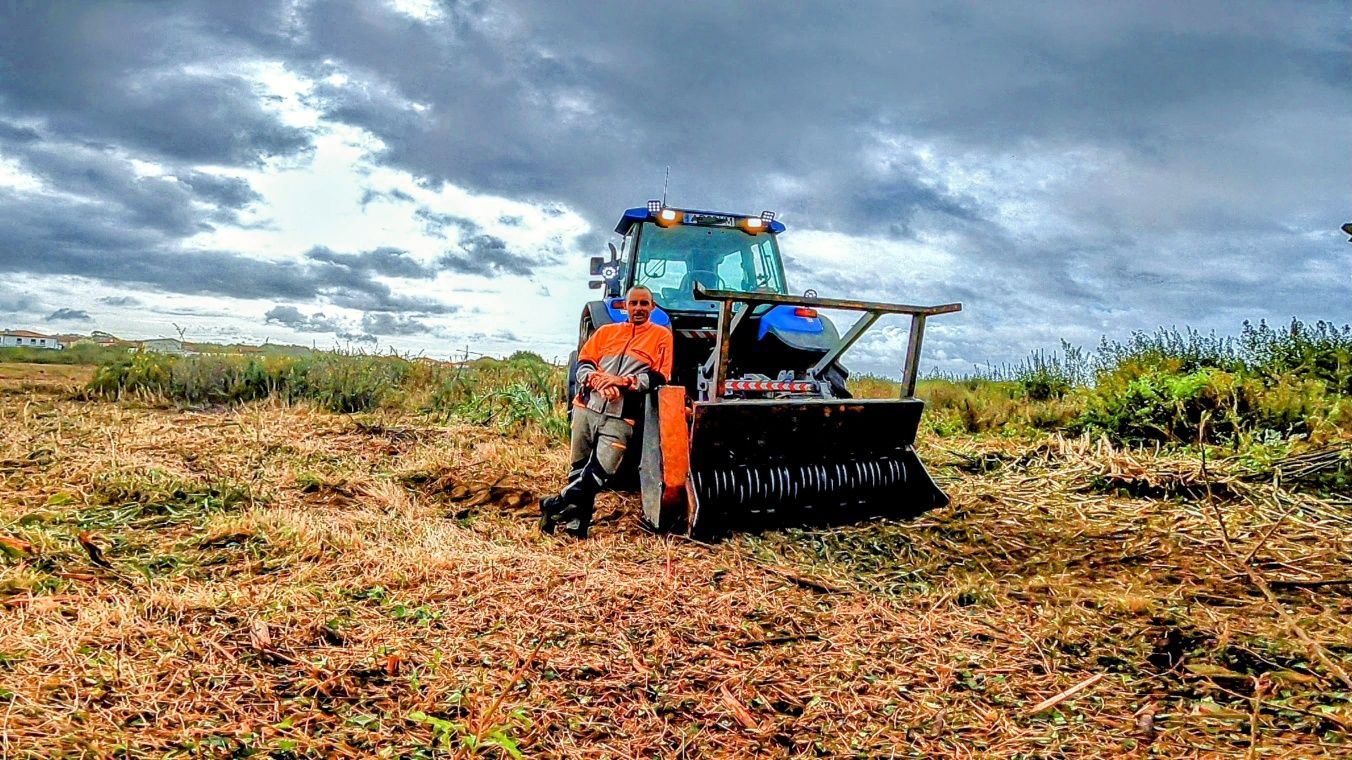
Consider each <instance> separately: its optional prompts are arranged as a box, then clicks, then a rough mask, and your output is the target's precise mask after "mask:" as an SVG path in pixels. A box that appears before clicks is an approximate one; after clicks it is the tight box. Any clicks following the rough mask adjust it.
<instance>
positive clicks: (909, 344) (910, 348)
mask: <svg viewBox="0 0 1352 760" xmlns="http://www.w3.org/2000/svg"><path fill="white" fill-rule="evenodd" d="M924 340H925V315H924V314H915V315H913V316H912V317H911V334H910V336H909V338H908V339H907V341H906V363H905V364H904V365H902V368H901V397H902V398H911V397H913V396H915V382H916V380H918V379H919V378H920V344H921V342H923V341H924Z"/></svg>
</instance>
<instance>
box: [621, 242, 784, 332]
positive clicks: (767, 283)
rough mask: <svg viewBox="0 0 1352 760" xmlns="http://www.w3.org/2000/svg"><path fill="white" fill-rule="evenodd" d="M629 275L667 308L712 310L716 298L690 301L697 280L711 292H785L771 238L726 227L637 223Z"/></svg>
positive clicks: (782, 275) (775, 247) (715, 307)
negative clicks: (639, 227) (636, 245)
mask: <svg viewBox="0 0 1352 760" xmlns="http://www.w3.org/2000/svg"><path fill="white" fill-rule="evenodd" d="M634 274H635V278H634V281H635V283H636V284H638V285H644V286H646V287H648V288H649V289H650V290H652V291H653V295H654V297H655V298H656V299H657V302H658V304H660V305H661V306H662V308H664V309H667V310H668V311H670V310H672V309H675V310H678V311H717V309H718V304H717V302H714V301H696V300H695V298H694V296H693V292H694V288H695V283H697V282H698V283H700V284H702V285H704V287H706V288H709V289H711V290H712V289H719V290H738V291H742V292H745V293H751V292H756V291H761V292H767V293H784V292H785V288H784V273H783V268H782V267H781V265H780V260H779V246H778V244H777V243H776V242H775V238H774V236H773V235H748V234H746V233H745V232H742V231H741V230H738V229H732V228H727V227H697V226H694V225H682V226H676V227H665V228H664V227H659V226H657V225H655V224H645V225H643V232H642V235H641V237H640V238H639V251H638V267H637V269H636V270H635V272H634Z"/></svg>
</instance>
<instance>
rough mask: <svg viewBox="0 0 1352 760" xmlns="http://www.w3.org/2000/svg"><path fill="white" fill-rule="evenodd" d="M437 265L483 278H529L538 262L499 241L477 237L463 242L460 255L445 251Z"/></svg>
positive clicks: (500, 239)
mask: <svg viewBox="0 0 1352 760" xmlns="http://www.w3.org/2000/svg"><path fill="white" fill-rule="evenodd" d="M439 263H440V264H441V266H442V267H444V268H446V269H449V270H450V271H453V272H460V273H461V274H477V275H481V276H484V277H493V276H497V275H503V274H508V275H521V276H525V277H528V276H530V275H531V274H532V273H533V272H534V271H535V266H536V265H537V264H539V263H541V262H540V261H538V260H537V259H533V258H531V257H528V256H523V255H521V254H518V253H513V252H512V251H511V250H510V249H509V248H508V247H507V243H506V241H504V240H503V239H502V238H497V237H493V236H492V235H483V234H480V235H475V236H474V237H471V238H469V239H468V240H465V241H464V242H462V243H461V244H460V252H459V253H452V252H450V251H447V252H446V254H445V255H444V256H442V257H441V259H440V261H439Z"/></svg>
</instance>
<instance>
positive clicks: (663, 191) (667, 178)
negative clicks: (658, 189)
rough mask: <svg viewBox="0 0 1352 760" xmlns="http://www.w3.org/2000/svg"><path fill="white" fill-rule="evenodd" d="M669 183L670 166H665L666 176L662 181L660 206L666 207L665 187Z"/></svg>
mask: <svg viewBox="0 0 1352 760" xmlns="http://www.w3.org/2000/svg"><path fill="white" fill-rule="evenodd" d="M670 183H671V165H670V164H668V165H667V176H666V177H665V178H664V179H663V180H662V205H663V206H664V207H665V206H666V205H667V185H668V184H670Z"/></svg>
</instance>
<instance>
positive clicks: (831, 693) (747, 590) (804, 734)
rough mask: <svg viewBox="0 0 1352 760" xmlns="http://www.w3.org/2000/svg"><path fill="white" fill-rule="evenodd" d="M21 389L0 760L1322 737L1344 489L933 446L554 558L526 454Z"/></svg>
mask: <svg viewBox="0 0 1352 760" xmlns="http://www.w3.org/2000/svg"><path fill="white" fill-rule="evenodd" d="M24 382H29V383H30V385H29V386H27V387H26V388H21V389H18V390H15V391H13V392H10V393H7V394H5V395H3V396H0V429H3V430H4V431H5V433H4V436H3V438H0V474H3V477H4V481H3V485H0V538H6V539H8V543H6V547H7V548H8V552H7V555H8V556H7V557H6V558H0V755H3V756H14V757H49V756H54V755H63V754H66V755H71V756H81V755H83V756H94V757H101V756H110V755H116V754H119V753H120V754H123V755H125V756H130V757H143V756H144V757H159V756H163V755H166V754H176V753H177V754H182V755H194V754H205V755H209V756H223V757H224V756H242V755H247V754H250V753H260V754H263V755H268V754H272V755H274V756H278V757H291V756H316V757H329V756H332V757H364V756H373V755H379V756H392V757H410V756H411V757H423V756H427V757H430V756H434V755H436V756H450V755H454V754H457V753H458V754H461V755H466V756H467V755H472V754H475V753H482V754H484V755H486V756H505V755H507V754H510V753H511V752H514V751H520V752H522V753H524V754H526V755H530V756H569V757H625V758H627V757H652V756H681V755H684V756H689V757H711V756H809V757H816V756H831V757H841V756H858V757H880V756H883V757H885V756H889V755H902V756H909V755H916V756H943V757H970V756H978V755H996V756H1024V757H1045V756H1064V755H1080V756H1117V755H1123V754H1129V753H1136V754H1140V755H1144V754H1147V753H1148V754H1151V755H1155V756H1187V757H1192V756H1206V755H1249V756H1253V757H1291V756H1321V755H1327V756H1346V754H1347V744H1346V743H1347V741H1348V735H1347V730H1348V726H1349V725H1352V708H1349V702H1350V701H1352V683H1349V682H1347V676H1346V674H1347V672H1348V671H1352V643H1350V642H1352V630H1350V629H1349V627H1348V625H1347V623H1346V622H1345V621H1346V620H1348V619H1349V614H1352V596H1349V591H1350V590H1352V586H1348V585H1340V584H1337V583H1334V584H1327V583H1326V582H1327V581H1340V580H1343V581H1345V580H1347V579H1348V578H1349V577H1352V539H1350V538H1349V534H1348V527H1349V523H1350V522H1352V503H1348V502H1346V501H1344V502H1338V501H1337V500H1329V499H1324V500H1320V499H1316V498H1314V497H1312V496H1309V495H1307V494H1303V493H1299V492H1293V491H1288V490H1285V489H1284V488H1281V487H1279V486H1277V485H1274V484H1273V483H1271V482H1270V481H1269V480H1264V479H1262V478H1260V477H1256V476H1255V474H1254V473H1253V472H1250V471H1242V472H1241V471H1240V470H1239V468H1238V467H1237V466H1232V465H1231V464H1230V463H1227V462H1209V463H1207V464H1206V465H1205V466H1203V465H1202V463H1201V462H1200V460H1193V459H1189V458H1185V457H1179V456H1153V455H1147V454H1140V453H1133V452H1125V451H1121V450H1116V449H1113V448H1111V447H1107V446H1106V445H1103V444H1101V443H1098V442H1095V441H1084V440H1069V441H1067V440H1060V439H1056V438H1050V439H1047V440H1046V441H1044V442H1043V443H1042V444H1040V445H1038V446H1035V447H1032V448H1028V447H1027V444H1016V443H1014V442H1010V441H999V440H993V439H970V440H969V439H961V440H954V439H946V440H944V441H943V442H942V445H943V446H944V447H945V449H939V448H937V447H936V446H935V445H934V444H933V443H932V444H931V445H930V446H929V447H928V448H927V450H926V452H925V454H926V456H927V458H928V459H929V460H930V461H931V463H932V464H933V465H935V466H936V467H937V469H939V470H940V473H941V476H942V477H943V478H944V479H945V481H946V482H947V487H948V488H949V490H950V493H951V494H952V495H953V496H954V506H952V507H950V508H948V509H945V510H941V511H938V512H935V513H932V514H930V515H927V516H925V517H923V518H921V519H918V520H916V521H913V522H909V523H880V524H874V525H867V526H858V527H853V528H847V529H840V530H831V531H810V532H809V531H791V532H784V533H769V534H765V535H762V536H743V537H739V538H737V539H735V540H733V541H729V542H726V543H723V544H720V545H718V546H705V545H701V544H695V543H691V542H689V541H685V540H682V539H678V538H670V537H667V538H663V537H655V536H651V535H648V534H646V533H644V532H642V531H641V530H640V529H639V528H638V525H637V520H636V518H635V515H636V512H637V504H636V501H635V500H634V499H633V498H632V497H627V496H618V495H607V496H605V497H603V500H602V504H601V510H600V524H599V526H598V528H597V530H596V531H595V533H594V536H595V538H594V539H593V540H590V541H587V542H585V543H576V542H570V541H567V540H563V539H556V538H552V537H544V536H541V535H539V534H538V533H537V532H536V531H535V528H534V522H533V520H532V519H531V514H532V513H533V511H534V507H533V503H532V497H531V493H540V492H545V491H550V490H553V489H555V488H557V487H558V486H559V485H560V484H561V477H562V473H563V470H564V452H562V451H561V450H560V449H559V448H558V447H557V446H556V445H553V444H547V443H544V442H543V441H538V440H537V441H532V440H522V439H515V438H508V437H504V436H503V435H501V434H499V433H497V432H495V431H491V430H486V429H482V428H477V427H471V426H464V425H452V426H436V425H429V424H427V422H426V420H425V419H420V418H413V417H405V416H397V415H394V414H387V415H363V416H359V417H353V416H340V415H332V414H328V413H324V412H320V411H315V410H311V409H309V408H306V407H286V406H280V405H271V404H267V403H261V404H256V405H251V406H245V407H241V408H239V409H238V410H232V411H222V412H217V413H204V412H181V411H173V410H166V409H160V408H148V407H138V406H136V405H132V404H113V403H86V402H80V401H76V400H73V399H71V398H70V397H68V396H65V395H62V394H60V393H52V392H49V391H47V390H44V388H43V387H42V386H41V382H42V381H41V380H39V381H38V385H31V383H32V379H31V378H28V379H25V380H24ZM1222 524H1223V525H1224V529H1223V530H1222V527H1221V526H1222ZM4 556H5V555H0V557H4ZM1321 583H1324V584H1325V585H1320V584H1321ZM1077 685H1084V687H1083V688H1082V689H1081V690H1079V691H1078V692H1074V693H1071V694H1068V695H1067V694H1066V692H1067V690H1069V689H1071V688H1073V687H1075V686H1077ZM1040 703H1050V704H1049V706H1047V707H1046V708H1044V709H1041V710H1040V711H1038V712H1036V713H1035V712H1033V708H1035V707H1037V706H1039V704H1040Z"/></svg>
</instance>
